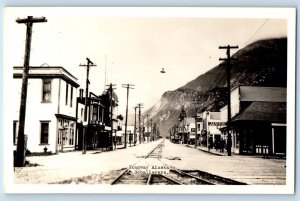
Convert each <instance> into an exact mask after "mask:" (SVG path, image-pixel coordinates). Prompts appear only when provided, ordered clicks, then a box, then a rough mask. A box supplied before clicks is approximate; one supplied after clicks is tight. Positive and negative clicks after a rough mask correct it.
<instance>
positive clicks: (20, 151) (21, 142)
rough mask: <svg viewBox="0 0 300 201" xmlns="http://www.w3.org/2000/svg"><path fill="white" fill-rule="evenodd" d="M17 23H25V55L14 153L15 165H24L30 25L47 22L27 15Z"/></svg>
mask: <svg viewBox="0 0 300 201" xmlns="http://www.w3.org/2000/svg"><path fill="white" fill-rule="evenodd" d="M16 22H17V23H19V24H25V25H26V27H27V29H26V43H25V56H24V68H23V77H22V88H21V102H20V111H19V133H18V143H17V155H16V164H15V166H16V167H23V166H24V165H25V152H26V146H25V134H24V130H25V116H26V100H27V88H28V74H29V61H30V47H31V36H32V25H33V23H39V22H47V19H46V18H45V17H41V18H33V17H32V16H28V17H27V18H24V19H17V20H16Z"/></svg>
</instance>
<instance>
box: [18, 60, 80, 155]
mask: <svg viewBox="0 0 300 201" xmlns="http://www.w3.org/2000/svg"><path fill="white" fill-rule="evenodd" d="M22 75H23V67H14V69H13V78H14V80H13V84H14V86H13V87H14V89H15V90H14V91H13V93H14V98H13V101H14V105H15V106H16V108H15V110H14V121H13V143H14V145H17V140H18V120H19V109H20V108H19V107H20V98H21V85H22ZM78 87H79V84H78V83H77V78H76V77H74V76H73V75H72V74H71V73H69V72H68V71H67V70H65V69H64V68H63V67H61V66H47V67H45V66H42V67H30V69H29V75H28V89H27V101H26V117H25V130H24V134H25V135H27V138H28V139H27V149H28V150H29V151H30V152H44V151H45V150H46V151H47V152H51V153H58V152H60V151H64V150H74V148H75V130H76V117H75V116H76V115H75V107H76V96H77V88H78Z"/></svg>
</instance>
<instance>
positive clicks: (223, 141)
mask: <svg viewBox="0 0 300 201" xmlns="http://www.w3.org/2000/svg"><path fill="white" fill-rule="evenodd" d="M224 147H225V140H223V138H222V139H221V141H220V153H224Z"/></svg>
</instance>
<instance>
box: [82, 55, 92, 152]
mask: <svg viewBox="0 0 300 201" xmlns="http://www.w3.org/2000/svg"><path fill="white" fill-rule="evenodd" d="M86 60H87V64H80V65H79V66H84V67H86V84H85V99H84V117H83V118H84V119H83V133H82V154H86V141H87V133H88V120H87V107H88V93H89V84H90V81H89V72H90V67H92V66H96V65H95V64H94V63H93V62H92V61H91V60H90V59H89V58H86Z"/></svg>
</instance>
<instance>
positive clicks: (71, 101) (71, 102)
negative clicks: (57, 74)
mask: <svg viewBox="0 0 300 201" xmlns="http://www.w3.org/2000/svg"><path fill="white" fill-rule="evenodd" d="M72 105H73V87H72V86H71V100H70V106H71V107H72Z"/></svg>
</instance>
